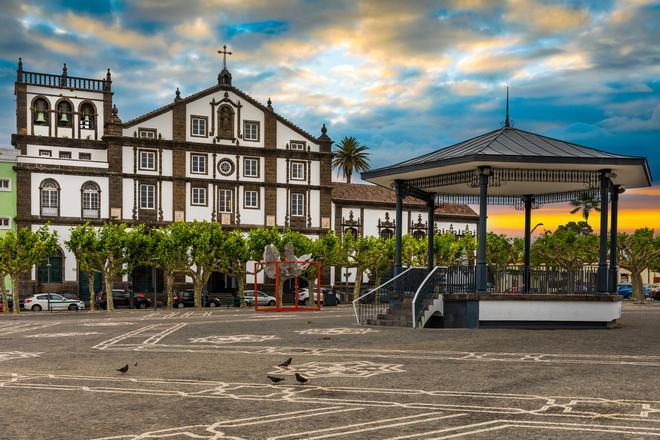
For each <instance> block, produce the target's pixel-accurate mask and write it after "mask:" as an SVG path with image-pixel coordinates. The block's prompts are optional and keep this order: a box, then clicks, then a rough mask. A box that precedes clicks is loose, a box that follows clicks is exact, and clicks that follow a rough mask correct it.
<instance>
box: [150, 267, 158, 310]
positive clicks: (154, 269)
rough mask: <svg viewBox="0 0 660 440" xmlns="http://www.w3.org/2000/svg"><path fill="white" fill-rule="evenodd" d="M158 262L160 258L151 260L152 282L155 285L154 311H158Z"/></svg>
mask: <svg viewBox="0 0 660 440" xmlns="http://www.w3.org/2000/svg"><path fill="white" fill-rule="evenodd" d="M157 262H158V258H152V259H151V281H152V282H153V284H154V311H156V310H157V308H156V263H157Z"/></svg>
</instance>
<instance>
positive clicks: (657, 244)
mask: <svg viewBox="0 0 660 440" xmlns="http://www.w3.org/2000/svg"><path fill="white" fill-rule="evenodd" d="M617 257H618V262H619V266H621V267H622V268H624V269H627V270H629V271H630V273H631V275H632V284H633V299H634V300H635V301H636V302H645V299H644V290H643V282H642V272H643V271H644V270H645V269H649V268H654V267H658V266H660V237H655V233H654V230H653V229H649V228H641V229H637V230H636V231H635V232H634V233H632V234H626V233H621V234H618V235H617Z"/></svg>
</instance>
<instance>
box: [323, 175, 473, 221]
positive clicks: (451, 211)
mask: <svg viewBox="0 0 660 440" xmlns="http://www.w3.org/2000/svg"><path fill="white" fill-rule="evenodd" d="M332 186H333V188H332V200H333V201H343V202H354V203H356V204H359V203H362V202H371V203H387V204H391V205H392V206H394V205H395V204H396V197H395V194H394V191H392V190H391V189H388V188H383V187H382V186H376V185H365V184H360V183H333V184H332ZM403 204H404V205H408V206H419V207H420V208H423V207H425V206H426V203H425V202H424V201H422V200H419V199H416V198H414V197H406V198H404V199H403ZM435 212H436V213H437V214H443V215H469V216H475V217H477V213H476V212H474V211H473V210H472V208H470V207H469V206H468V205H459V204H444V205H442V206H439V207H438V208H436V210H435Z"/></svg>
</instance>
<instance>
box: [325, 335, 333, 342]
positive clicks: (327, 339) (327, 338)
mask: <svg viewBox="0 0 660 440" xmlns="http://www.w3.org/2000/svg"><path fill="white" fill-rule="evenodd" d="M330 339H332V338H331V337H330V336H325V337H323V340H324V341H329V340H330Z"/></svg>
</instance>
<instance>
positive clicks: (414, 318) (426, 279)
mask: <svg viewBox="0 0 660 440" xmlns="http://www.w3.org/2000/svg"><path fill="white" fill-rule="evenodd" d="M438 269H440V266H435V267H434V268H433V270H432V271H431V272H429V274H428V275H426V278H424V281H422V284H420V285H419V287H418V288H417V291H416V292H415V296H414V297H413V300H412V304H411V305H410V307H412V318H413V319H412V328H415V327H416V324H417V320H418V319H419V317H418V316H416V314H415V304H416V303H417V298H418V297H419V294H420V293H421V291H422V289H423V288H424V286H425V285H426V282H427V281H428V280H429V279H431V277H432V276H433V274H434V273H435V271H436V270H438Z"/></svg>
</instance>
